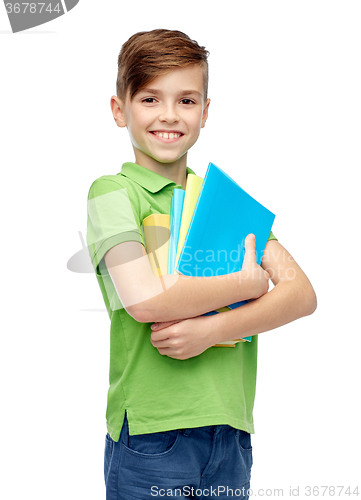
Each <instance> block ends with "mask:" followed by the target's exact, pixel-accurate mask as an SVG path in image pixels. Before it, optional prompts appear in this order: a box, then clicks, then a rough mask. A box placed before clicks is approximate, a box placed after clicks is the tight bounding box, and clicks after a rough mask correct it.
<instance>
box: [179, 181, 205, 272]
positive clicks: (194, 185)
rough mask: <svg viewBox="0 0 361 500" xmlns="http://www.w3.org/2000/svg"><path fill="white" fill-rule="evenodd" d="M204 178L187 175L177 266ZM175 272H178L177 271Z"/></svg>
mask: <svg viewBox="0 0 361 500" xmlns="http://www.w3.org/2000/svg"><path fill="white" fill-rule="evenodd" d="M202 183H203V179H202V177H199V176H198V175H195V174H188V175H187V184H186V192H185V195H184V203H183V211H182V221H181V226H180V230H179V241H178V247H177V255H176V259H175V266H174V268H175V267H176V266H177V263H178V259H179V256H180V253H181V250H182V248H183V244H184V240H185V239H186V236H187V232H188V228H189V224H190V223H191V220H192V217H193V212H194V209H195V207H196V204H197V200H198V196H199V193H200V192H201V187H202ZM175 274H177V273H176V272H175Z"/></svg>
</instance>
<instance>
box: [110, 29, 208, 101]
mask: <svg viewBox="0 0 361 500" xmlns="http://www.w3.org/2000/svg"><path fill="white" fill-rule="evenodd" d="M208 54H209V52H208V51H207V50H206V49H205V47H201V46H199V45H198V43H197V42H196V41H195V40H191V39H190V38H189V36H188V35H186V34H185V33H182V32H181V31H172V30H165V29H156V30H152V31H141V32H139V33H135V35H133V36H131V37H130V38H129V40H127V41H126V42H125V43H124V44H123V46H122V48H121V51H120V53H119V57H118V76H117V96H118V97H119V98H120V99H122V100H125V97H126V93H127V90H128V89H129V96H130V100H132V99H133V97H134V95H135V94H136V93H137V92H138V91H139V90H141V89H142V88H144V87H145V86H146V85H147V84H148V83H149V82H150V81H152V80H154V79H155V78H157V77H158V76H160V75H163V74H165V73H167V72H168V71H170V70H172V69H174V68H177V67H184V66H189V65H191V64H199V65H201V66H202V67H203V68H204V99H205V100H206V99H207V89H208V62H207V57H208Z"/></svg>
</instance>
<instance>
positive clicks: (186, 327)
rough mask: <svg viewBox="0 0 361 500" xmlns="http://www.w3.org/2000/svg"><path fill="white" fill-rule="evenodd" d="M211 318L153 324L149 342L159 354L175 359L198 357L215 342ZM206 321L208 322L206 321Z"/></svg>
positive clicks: (201, 317)
mask: <svg viewBox="0 0 361 500" xmlns="http://www.w3.org/2000/svg"><path fill="white" fill-rule="evenodd" d="M210 317H211V316H197V317H195V318H189V319H185V320H175V321H165V322H161V323H154V324H153V325H152V326H151V328H152V330H153V332H152V334H151V337H150V340H151V342H152V344H153V346H154V347H156V348H157V349H158V351H159V352H160V354H163V355H166V356H169V357H170V358H175V359H188V358H192V357H194V356H198V354H201V353H202V352H203V351H205V350H206V349H208V347H211V346H212V345H214V344H215V343H216V342H217V340H216V339H215V338H214V336H213V333H212V330H211V322H210V321H209V318H210ZM207 320H208V321H207Z"/></svg>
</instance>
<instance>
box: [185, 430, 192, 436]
mask: <svg viewBox="0 0 361 500" xmlns="http://www.w3.org/2000/svg"><path fill="white" fill-rule="evenodd" d="M191 432H192V429H183V436H185V437H188V436H189V434H190V433H191Z"/></svg>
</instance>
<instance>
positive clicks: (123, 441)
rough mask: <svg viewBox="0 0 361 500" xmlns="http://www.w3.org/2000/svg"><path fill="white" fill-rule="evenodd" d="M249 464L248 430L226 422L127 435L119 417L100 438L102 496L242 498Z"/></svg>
mask: <svg viewBox="0 0 361 500" xmlns="http://www.w3.org/2000/svg"><path fill="white" fill-rule="evenodd" d="M252 463H253V459H252V446H251V435H250V434H249V433H248V432H245V431H242V430H239V429H234V428H233V427H230V426H229V425H214V426H213V425H211V426H206V427H197V428H194V429H178V430H173V431H167V432H155V433H152V434H140V435H137V436H129V432H128V421H127V419H126V417H125V419H124V424H123V427H122V431H121V433H120V438H119V441H118V442H115V441H113V440H112V439H111V437H110V436H109V434H107V435H106V439H105V453H104V479H105V485H106V500H135V499H138V500H148V499H154V498H167V497H168V498H172V499H173V498H176V499H181V500H185V499H197V500H201V499H202V500H205V499H208V498H232V497H233V498H243V499H248V494H247V490H248V489H249V488H250V478H251V467H252Z"/></svg>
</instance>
